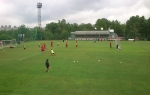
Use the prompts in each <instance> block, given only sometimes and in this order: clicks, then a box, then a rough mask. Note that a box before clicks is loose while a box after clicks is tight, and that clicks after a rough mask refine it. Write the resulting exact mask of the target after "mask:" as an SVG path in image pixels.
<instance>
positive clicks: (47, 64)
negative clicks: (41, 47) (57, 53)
mask: <svg viewBox="0 0 150 95" xmlns="http://www.w3.org/2000/svg"><path fill="white" fill-rule="evenodd" d="M45 65H46V72H49V71H48V70H49V68H50V64H49V62H48V59H47V60H46V62H45Z"/></svg>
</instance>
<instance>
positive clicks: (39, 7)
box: [37, 2, 42, 28]
mask: <svg viewBox="0 0 150 95" xmlns="http://www.w3.org/2000/svg"><path fill="white" fill-rule="evenodd" d="M37 8H38V27H39V28H41V8H42V3H40V2H39V3H37Z"/></svg>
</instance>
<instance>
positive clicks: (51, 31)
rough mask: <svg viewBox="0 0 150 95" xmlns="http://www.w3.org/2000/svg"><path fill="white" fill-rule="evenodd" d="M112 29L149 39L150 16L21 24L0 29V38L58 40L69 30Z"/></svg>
mask: <svg viewBox="0 0 150 95" xmlns="http://www.w3.org/2000/svg"><path fill="white" fill-rule="evenodd" d="M101 28H103V30H108V29H109V28H110V29H114V32H115V33H116V34H117V35H119V36H123V37H125V38H126V39H129V38H137V37H138V38H139V39H141V40H147V39H150V18H148V19H145V17H144V16H142V17H139V16H138V15H137V16H132V17H130V19H129V20H127V21H126V23H125V24H121V23H120V22H119V21H118V20H113V21H109V20H107V19H105V18H101V19H97V21H96V22H95V24H94V25H92V24H91V23H87V24H85V23H82V24H77V23H73V24H70V23H67V22H66V20H65V19H62V20H58V22H51V23H48V24H46V27H45V29H40V28H38V27H34V28H33V29H29V28H28V27H26V26H25V25H21V26H20V27H19V28H18V29H17V30H13V29H12V30H7V31H6V30H1V31H0V40H9V39H17V40H18V41H19V40H24V41H31V40H54V39H57V40H60V39H68V37H70V34H71V32H74V31H100V30H101ZM18 34H25V37H24V38H22V37H21V38H19V37H18Z"/></svg>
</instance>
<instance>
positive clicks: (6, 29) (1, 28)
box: [0, 25, 18, 31]
mask: <svg viewBox="0 0 150 95" xmlns="http://www.w3.org/2000/svg"><path fill="white" fill-rule="evenodd" d="M11 29H13V30H17V29H18V27H16V26H14V27H11V25H8V26H7V25H1V27H0V31H1V30H5V31H8V30H11Z"/></svg>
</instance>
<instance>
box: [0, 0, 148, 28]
mask: <svg viewBox="0 0 150 95" xmlns="http://www.w3.org/2000/svg"><path fill="white" fill-rule="evenodd" d="M38 2H40V3H42V8H41V24H42V27H45V26H46V24H48V23H51V22H58V20H62V19H65V20H66V22H67V23H78V24H81V23H91V24H95V22H96V20H97V19H101V18H106V19H108V20H110V21H112V20H118V21H119V22H120V23H122V24H123V23H126V21H127V20H129V18H130V17H131V16H136V15H139V16H140V17H141V16H144V17H145V18H146V19H148V18H149V17H150V0H0V26H1V25H11V26H19V25H21V24H25V25H26V26H28V27H35V26H36V25H37V18H38V15H37V13H38V10H37V3H38Z"/></svg>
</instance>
